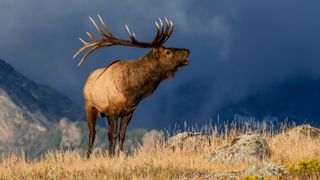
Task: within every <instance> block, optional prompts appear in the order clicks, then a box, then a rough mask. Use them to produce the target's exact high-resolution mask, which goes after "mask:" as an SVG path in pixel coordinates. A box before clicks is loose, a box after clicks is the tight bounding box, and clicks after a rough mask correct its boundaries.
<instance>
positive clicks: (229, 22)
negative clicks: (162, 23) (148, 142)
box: [0, 0, 320, 127]
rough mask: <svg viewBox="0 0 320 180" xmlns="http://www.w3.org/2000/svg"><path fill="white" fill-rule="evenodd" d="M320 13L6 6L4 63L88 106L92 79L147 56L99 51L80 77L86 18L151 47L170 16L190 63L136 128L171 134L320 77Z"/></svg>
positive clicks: (227, 7) (216, 6) (216, 5)
mask: <svg viewBox="0 0 320 180" xmlns="http://www.w3.org/2000/svg"><path fill="white" fill-rule="evenodd" d="M319 5H320V2H317V1H308V2H301V1H297V0H296V1H265V2H260V1H239V2H238V1H183V0H177V1H171V0H165V1H148V0H139V1H129V0H125V1H94V2H93V1H84V0H77V1H76V0H70V1H63V0H55V1H39V0H29V1H17V0H10V1H9V0H3V1H1V2H0V15H1V16H0V24H1V28H0V42H1V43H0V57H1V58H2V59H5V60H6V61H8V62H9V63H10V64H12V65H13V66H14V67H15V68H16V69H18V70H19V71H20V72H22V73H23V74H25V75H27V76H28V77H30V78H32V79H34V80H36V81H37V82H41V83H44V84H48V85H51V86H53V87H55V88H57V89H58V90H60V91H62V92H65V93H66V94H67V95H69V96H70V97H72V99H74V100H75V101H76V102H78V103H79V104H81V103H82V93H81V89H82V86H83V84H84V82H85V79H86V76H87V75H88V73H89V72H90V71H91V70H93V69H94V68H96V67H98V66H104V65H107V64H108V63H110V62H112V60H115V59H132V58H136V57H138V56H140V55H142V54H144V53H146V52H147V50H142V49H130V48H122V47H112V48H109V49H104V50H98V51H97V52H96V53H95V54H93V55H92V56H91V57H89V58H88V61H87V62H85V63H83V65H82V66H81V67H80V68H76V64H77V60H78V59H77V60H73V59H72V55H73V53H74V52H75V50H76V49H77V48H79V47H80V46H81V44H80V42H79V41H78V39H77V37H78V36H81V37H84V35H85V32H86V31H90V32H94V29H93V27H92V26H91V24H90V23H89V20H88V16H92V17H95V15H96V14H100V15H101V16H102V17H103V18H104V19H105V21H106V22H107V24H108V25H109V27H110V28H111V30H112V31H113V32H114V33H115V34H116V35H118V36H121V37H126V34H125V29H124V25H125V24H128V25H129V26H130V27H132V29H133V30H134V31H135V32H136V34H137V36H138V38H139V39H143V40H148V39H150V38H152V36H153V33H154V30H155V26H154V24H153V21H154V20H155V19H156V17H163V16H167V17H170V18H172V19H173V20H174V22H175V27H176V28H175V32H174V35H173V37H172V38H171V39H170V40H169V42H168V43H167V46H177V47H186V48H189V49H190V50H191V56H190V60H191V64H190V65H189V66H188V67H186V68H184V69H182V70H181V72H179V73H178V74H177V77H176V78H175V79H174V80H171V81H166V82H164V83H163V84H162V85H160V87H159V89H158V90H157V91H156V92H155V94H154V96H152V97H149V98H147V99H146V100H145V101H143V102H142V104H141V106H139V108H138V110H137V112H136V113H135V118H134V121H133V125H131V126H132V127H137V126H139V127H141V126H144V127H155V126H165V125H166V124H168V123H173V121H175V119H177V120H179V118H180V119H184V120H193V121H192V122H194V121H198V120H199V121H204V120H207V119H209V116H211V115H212V113H214V112H213V111H214V110H217V109H219V108H220V107H221V106H223V105H225V104H227V103H232V102H237V101H239V100H241V99H243V98H245V97H246V96H247V95H249V94H251V93H254V92H256V91H259V90H261V89H264V88H265V87H267V86H269V85H271V84H273V83H278V82H281V81H284V80H286V79H288V78H291V77H295V76H310V77H319V76H320V71H319V70H318V69H319V68H320V63H319V62H320V60H319V59H320V50H319V49H320V36H319V35H318V33H319V32H320V24H319V22H318V20H319V19H320V13H319V12H318V7H319ZM89 61H90V62H89ZM183 111H185V112H186V113H185V114H183V115H180V113H182V112H183Z"/></svg>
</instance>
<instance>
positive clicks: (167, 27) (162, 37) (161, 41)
mask: <svg viewBox="0 0 320 180" xmlns="http://www.w3.org/2000/svg"><path fill="white" fill-rule="evenodd" d="M164 20H165V22H166V30H165V32H163V31H162V34H161V37H160V38H159V39H158V41H157V43H158V44H163V43H164V42H165V41H164V40H165V39H166V37H167V34H168V32H169V21H168V19H167V18H166V17H165V18H164Z"/></svg>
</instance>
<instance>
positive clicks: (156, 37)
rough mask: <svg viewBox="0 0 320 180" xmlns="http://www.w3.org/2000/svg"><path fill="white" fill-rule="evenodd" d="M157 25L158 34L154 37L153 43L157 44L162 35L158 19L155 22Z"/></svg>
mask: <svg viewBox="0 0 320 180" xmlns="http://www.w3.org/2000/svg"><path fill="white" fill-rule="evenodd" d="M154 23H155V24H156V26H157V34H156V36H155V37H154V39H153V41H152V44H155V42H156V41H157V39H158V38H159V36H160V27H159V24H158V23H157V21H155V22H154Z"/></svg>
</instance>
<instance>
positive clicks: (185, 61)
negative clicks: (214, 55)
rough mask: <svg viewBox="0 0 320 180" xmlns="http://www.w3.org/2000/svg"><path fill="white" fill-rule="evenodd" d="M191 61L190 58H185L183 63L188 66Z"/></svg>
mask: <svg viewBox="0 0 320 180" xmlns="http://www.w3.org/2000/svg"><path fill="white" fill-rule="evenodd" d="M189 63H190V61H189V60H188V59H185V60H184V61H183V62H182V63H181V64H182V65H183V66H186V65H188V64H189Z"/></svg>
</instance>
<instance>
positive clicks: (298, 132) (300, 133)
mask: <svg viewBox="0 0 320 180" xmlns="http://www.w3.org/2000/svg"><path fill="white" fill-rule="evenodd" d="M278 136H283V137H284V138H286V137H289V136H290V137H299V138H305V137H310V138H320V129H319V128H315V127H312V126H310V125H301V126H297V127H294V128H291V129H289V130H287V131H286V132H284V133H281V134H279V135H278Z"/></svg>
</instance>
